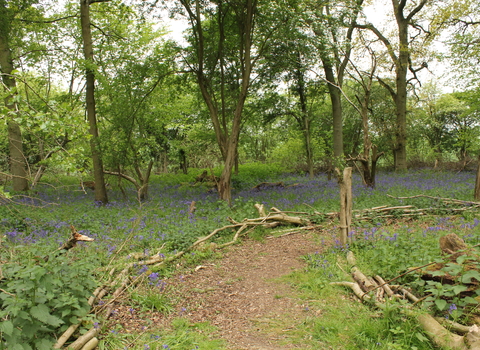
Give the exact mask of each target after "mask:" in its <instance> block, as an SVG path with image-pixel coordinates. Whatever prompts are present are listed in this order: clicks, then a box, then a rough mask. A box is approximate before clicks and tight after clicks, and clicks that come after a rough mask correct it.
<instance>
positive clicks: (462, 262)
mask: <svg viewBox="0 0 480 350" xmlns="http://www.w3.org/2000/svg"><path fill="white" fill-rule="evenodd" d="M436 263H437V264H441V265H440V266H442V268H441V269H439V270H437V271H433V272H432V273H431V274H432V277H434V278H435V280H429V281H425V286H424V288H425V293H428V297H427V298H426V299H425V303H426V305H432V306H433V305H434V306H435V308H436V309H437V310H438V311H440V312H448V315H451V316H452V317H453V318H454V319H456V318H458V317H460V316H462V315H465V313H466V312H468V311H471V310H472V309H473V308H476V307H478V305H479V302H478V300H479V299H480V298H479V296H480V289H478V285H479V283H480V263H479V262H478V257H475V256H469V255H460V256H459V257H457V258H456V259H455V261H445V260H443V259H437V260H436ZM442 282H443V283H442Z"/></svg>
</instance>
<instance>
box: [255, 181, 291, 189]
mask: <svg viewBox="0 0 480 350" xmlns="http://www.w3.org/2000/svg"><path fill="white" fill-rule="evenodd" d="M270 187H285V184H284V183H283V182H261V183H259V184H258V185H256V186H254V187H252V190H257V191H260V190H262V189H266V188H270Z"/></svg>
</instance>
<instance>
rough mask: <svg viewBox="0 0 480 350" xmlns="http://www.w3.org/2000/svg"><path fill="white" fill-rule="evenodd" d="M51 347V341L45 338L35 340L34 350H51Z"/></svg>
mask: <svg viewBox="0 0 480 350" xmlns="http://www.w3.org/2000/svg"><path fill="white" fill-rule="evenodd" d="M52 345H53V341H50V340H47V339H45V338H43V339H40V340H37V341H36V342H35V348H36V349H37V350H51V349H52Z"/></svg>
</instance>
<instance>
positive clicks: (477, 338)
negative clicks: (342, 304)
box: [330, 253, 480, 350]
mask: <svg viewBox="0 0 480 350" xmlns="http://www.w3.org/2000/svg"><path fill="white" fill-rule="evenodd" d="M352 254H353V253H352ZM350 259H351V257H350ZM431 264H432V263H430V264H427V265H424V266H422V267H425V266H428V265H431ZM420 268H421V267H420ZM418 269H419V268H415V269H411V270H409V271H407V273H410V272H412V271H414V270H418ZM403 275H405V274H403ZM352 278H353V279H354V280H355V281H356V282H346V281H344V282H332V283H330V284H331V285H339V286H344V287H348V288H350V289H351V290H352V291H353V293H354V294H355V295H356V296H357V297H358V298H359V299H360V300H362V301H368V302H370V303H373V304H374V305H375V306H376V307H378V308H380V309H383V308H384V306H383V304H382V303H381V300H382V298H383V291H385V293H386V294H387V295H388V296H389V297H395V296H396V294H394V293H393V290H392V289H396V290H398V291H399V292H400V293H402V294H403V296H404V297H405V298H407V299H408V300H410V301H411V302H412V303H414V304H417V303H418V302H419V301H420V299H418V298H417V297H416V296H415V295H413V294H412V293H411V292H410V291H408V290H407V289H406V288H404V287H402V286H389V285H388V283H387V282H385V281H384V280H383V279H382V278H381V277H380V276H375V280H376V281H377V282H378V285H377V286H376V287H375V288H374V289H370V288H368V286H367V285H368V282H370V281H371V280H370V279H369V278H368V277H366V276H365V275H364V274H363V273H362V272H361V271H360V270H359V269H358V268H357V267H353V268H352ZM396 278H398V277H396ZM396 278H395V279H396ZM392 280H394V279H392ZM392 280H390V281H392ZM390 281H389V282H390ZM387 286H388V288H386V287H387ZM380 287H382V288H380ZM365 289H367V290H369V293H371V292H373V291H374V290H377V293H375V296H374V297H372V294H368V295H367V293H365V292H364V291H365ZM379 290H381V291H382V292H381V293H378V291H379ZM402 309H403V311H404V312H405V313H406V314H407V315H409V316H410V317H415V318H416V319H417V321H418V323H419V325H420V326H421V327H422V329H423V330H424V331H425V333H427V335H428V336H429V337H430V339H431V340H432V342H433V343H435V344H436V345H437V346H439V347H441V348H449V349H454V350H467V349H470V350H472V349H474V350H480V329H479V327H478V326H476V325H473V326H471V327H467V326H462V325H460V324H457V323H454V322H448V321H443V320H442V321H439V320H437V319H435V318H434V317H433V316H431V315H428V314H420V315H417V314H416V313H414V312H413V311H412V310H410V309H409V308H406V307H403V308H402ZM440 322H441V323H443V325H442V324H441V323H440ZM452 331H454V332H460V333H462V334H464V336H460V335H458V334H455V333H453V332H452Z"/></svg>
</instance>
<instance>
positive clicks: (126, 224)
mask: <svg viewBox="0 0 480 350" xmlns="http://www.w3.org/2000/svg"><path fill="white" fill-rule="evenodd" d="M474 175H475V174H473V173H468V172H462V173H448V172H426V171H410V172H408V173H398V174H396V173H383V172H381V173H378V174H377V178H376V188H374V189H372V188H366V187H365V186H363V184H362V181H361V178H360V177H359V175H358V174H354V178H353V193H354V196H355V198H354V206H355V207H356V208H358V209H360V208H371V207H374V206H378V205H383V204H385V194H391V195H393V196H395V195H402V196H409V195H414V194H418V193H419V192H421V193H424V194H429V195H432V196H443V197H451V198H458V199H469V196H471V193H472V192H473V186H474V181H475V176H474ZM279 180H282V181H283V182H284V183H285V185H286V186H285V187H272V188H264V189H262V190H260V191H258V190H254V189H253V187H254V186H255V185H256V184H258V183H259V182H278V181H279ZM249 181H250V182H248V183H247V182H241V181H239V180H236V185H235V190H234V192H233V194H232V197H233V201H234V203H235V206H234V208H233V209H231V208H228V206H226V205H223V204H222V203H219V202H218V194H217V193H208V192H207V191H205V188H204V187H201V186H199V187H192V186H181V185H178V184H174V185H172V184H168V183H160V182H153V183H151V184H150V187H149V194H150V197H149V200H147V201H146V202H145V203H143V207H144V208H145V212H147V213H148V215H142V214H134V215H132V209H133V210H134V211H135V210H136V208H138V203H137V201H136V193H135V189H134V188H133V187H131V188H130V187H128V186H127V188H126V193H127V199H126V200H125V199H123V198H122V194H121V193H120V191H113V190H112V191H110V192H109V198H110V200H111V202H110V203H109V205H107V206H100V207H96V206H95V205H94V204H92V203H93V195H92V193H91V192H87V193H84V192H83V191H81V190H80V188H79V185H78V184H76V185H72V186H71V187H70V188H68V187H61V186H56V187H47V186H42V187H38V188H37V191H38V193H39V194H38V197H39V198H40V199H41V200H42V201H44V202H43V204H42V206H44V204H45V202H50V203H55V204H58V205H55V206H53V205H52V206H48V207H46V208H43V207H42V208H40V207H39V208H35V212H29V213H28V214H27V215H26V216H28V218H25V219H24V220H22V222H21V223H20V224H19V223H18V222H16V221H15V219H14V218H2V220H1V222H0V228H2V231H3V232H5V235H6V236H7V238H8V240H7V244H37V243H38V244H45V243H55V244H57V245H59V244H62V243H63V242H64V241H65V237H66V236H67V235H68V233H69V228H68V226H69V225H70V224H73V225H74V226H75V227H76V228H77V230H78V231H79V232H81V233H83V234H86V235H87V236H89V237H92V238H95V241H94V242H89V243H87V245H88V246H95V247H96V249H97V250H98V251H99V252H100V251H102V252H104V253H105V254H111V253H112V252H113V251H114V250H115V249H116V248H115V247H116V246H117V247H118V246H119V244H121V242H122V241H123V240H125V237H126V236H128V235H130V234H132V233H133V234H134V236H135V239H134V240H132V245H131V249H132V250H138V248H139V247H140V248H141V249H144V248H146V247H151V246H156V245H157V246H160V245H161V244H163V243H165V242H167V243H168V242H176V241H177V240H180V241H181V242H182V244H189V243H190V242H191V241H192V240H194V239H196V237H198V236H202V235H205V234H206V233H207V232H210V231H211V230H212V229H215V228H218V227H219V226H220V225H223V224H225V217H226V216H228V215H232V216H235V215H238V216H241V217H240V218H238V219H243V218H244V217H245V215H246V214H245V213H246V212H245V211H243V212H242V211H241V210H240V209H239V208H241V209H242V210H243V208H245V210H247V209H248V208H247V207H251V205H250V203H255V202H260V203H263V204H264V205H265V206H266V207H267V208H268V207H271V206H275V207H278V208H280V209H282V210H286V211H287V210H299V208H301V210H302V211H304V210H305V204H306V205H308V206H311V207H314V208H315V209H316V211H319V212H331V211H336V210H338V207H339V203H338V202H339V200H338V198H339V191H338V183H337V181H336V179H335V178H332V179H331V180H328V179H327V176H326V174H319V175H318V176H316V177H314V178H313V179H310V178H309V177H308V176H303V175H302V176H298V175H295V174H285V175H284V176H282V178H281V179H279V178H278V177H272V178H263V179H255V180H252V179H250V180H249ZM289 185H294V186H289ZM187 199H188V200H187ZM191 201H195V202H196V203H197V210H196V211H195V213H188V206H189V205H190V203H191ZM399 202H401V200H399ZM399 204H401V203H399ZM34 205H37V204H36V203H35V204H34ZM242 206H243V207H242ZM92 207H93V208H92ZM237 213H238V214H237ZM140 215H141V216H140ZM250 215H253V211H252V214H250ZM52 217H53V218H55V219H52ZM27 219H28V220H27ZM17 221H18V220H17ZM478 224H479V220H477V219H475V221H473V222H467V221H466V222H465V223H464V225H465V226H464V230H467V231H468V230H470V231H472V230H474V229H475V228H476V227H477V226H478ZM440 225H441V223H440V222H439V223H438V225H434V226H432V229H431V230H428V231H426V232H425V234H426V235H429V234H430V233H432V232H438V231H441V228H439V227H440ZM434 227H437V229H434ZM445 227H447V226H445ZM380 231H381V230H380V228H379V227H377V228H376V229H375V230H374V229H364V230H363V231H359V230H358V229H357V230H356V231H352V232H350V233H349V234H350V235H352V237H354V240H358V239H360V238H361V239H363V240H368V241H370V240H375V239H380V238H383V239H385V240H387V239H388V240H391V241H392V242H396V241H398V238H399V236H398V235H400V234H401V233H398V234H397V236H395V234H393V235H392V234H390V235H386V234H384V237H382V234H383V233H381V232H380ZM469 235H471V232H466V236H465V237H466V239H471V240H473V239H474V237H475V235H473V236H469ZM8 242H10V243H8ZM175 248H177V247H175Z"/></svg>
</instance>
